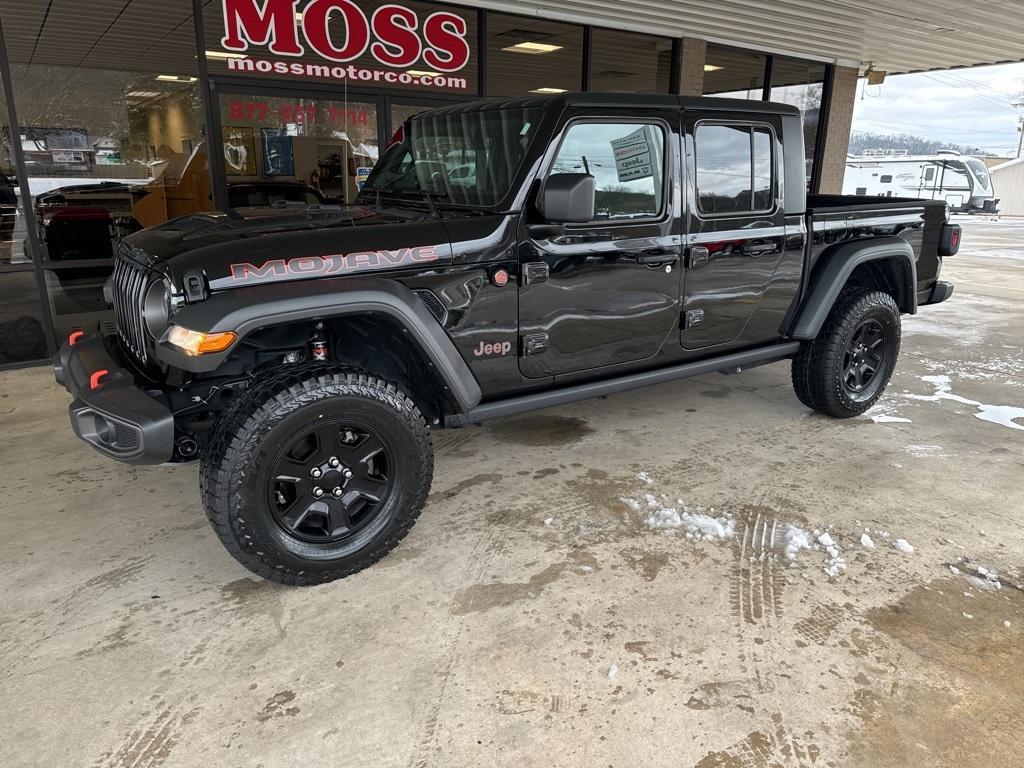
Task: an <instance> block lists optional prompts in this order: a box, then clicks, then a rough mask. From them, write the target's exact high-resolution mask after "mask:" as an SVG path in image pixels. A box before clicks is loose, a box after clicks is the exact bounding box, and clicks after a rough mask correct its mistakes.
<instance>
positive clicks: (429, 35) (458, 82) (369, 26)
mask: <svg viewBox="0 0 1024 768" xmlns="http://www.w3.org/2000/svg"><path fill="white" fill-rule="evenodd" d="M261 6H262V7H263V9H264V11H265V15H264V16H261V14H260V10H259V9H258V8H257V6H256V5H255V4H254V3H252V2H251V0H247V1H246V2H233V1H232V0H218V2H212V3H207V4H206V12H205V14H204V18H205V22H206V57H207V61H208V63H209V68H210V73H211V74H212V75H213V76H215V77H216V76H220V75H234V76H240V77H247V78H257V79H260V80H267V81H270V82H277V83H280V82H281V81H286V80H292V81H295V82H299V81H303V82H306V83H314V84H317V85H320V86H323V87H325V88H344V87H346V86H348V87H358V88H373V89H380V90H389V89H396V88H397V89H401V90H407V91H417V92H422V93H423V95H424V96H429V95H430V94H431V93H446V94H465V95H473V94H477V93H479V82H478V73H477V37H478V36H477V29H478V25H477V14H476V11H475V10H474V9H472V8H465V7H461V8H460V7H456V6H448V5H434V4H431V3H422V2H414V1H412V0H398V2H396V3H390V4H387V5H384V4H382V3H377V2H370V0H356V2H354V3H351V4H345V5H342V4H339V5H337V6H333V7H332V6H325V5H324V4H323V3H318V4H316V5H315V6H313V7H312V8H311V4H310V2H309V0H303V2H300V3H298V4H297V5H296V4H295V2H292V1H291V0H269V1H267V0H265V1H264V2H263V3H262V4H261ZM378 11H382V13H380V14H379V15H378V13H377V12H378ZM267 25H269V26H267ZM267 29H270V30H272V32H273V34H272V36H271V37H272V39H273V42H272V43H270V41H269V39H268V35H267V34H266V30H267ZM268 43H269V44H268Z"/></svg>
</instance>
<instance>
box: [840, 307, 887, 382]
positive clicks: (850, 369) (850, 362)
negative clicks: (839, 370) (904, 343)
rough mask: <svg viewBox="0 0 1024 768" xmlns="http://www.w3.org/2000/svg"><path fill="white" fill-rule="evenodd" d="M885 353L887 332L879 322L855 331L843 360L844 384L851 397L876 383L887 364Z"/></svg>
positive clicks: (870, 322)
mask: <svg viewBox="0 0 1024 768" xmlns="http://www.w3.org/2000/svg"><path fill="white" fill-rule="evenodd" d="M885 351H886V346H885V330H884V329H883V328H882V324H881V323H879V322H878V321H877V320H868V321H866V322H865V323H863V324H862V325H861V326H860V327H859V328H858V329H857V330H856V331H854V334H853V336H852V337H851V338H850V343H849V344H848V345H847V347H846V355H845V357H844V359H843V384H844V386H845V387H846V391H847V392H848V393H849V394H850V396H851V397H856V396H858V395H860V394H861V393H862V392H864V391H866V390H867V389H868V388H869V387H870V386H871V384H872V382H874V380H875V377H876V376H877V375H878V372H879V371H880V370H881V369H882V365H883V363H884V362H885Z"/></svg>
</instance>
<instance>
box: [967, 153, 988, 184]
mask: <svg viewBox="0 0 1024 768" xmlns="http://www.w3.org/2000/svg"><path fill="white" fill-rule="evenodd" d="M967 167H968V168H970V169H971V172H972V173H974V177H975V178H976V179H977V180H978V183H979V184H980V185H981V188H982V189H983V190H985V191H986V192H987V191H988V168H986V167H985V164H984V163H983V162H981V160H975V159H974V158H971V159H970V160H968V161H967Z"/></svg>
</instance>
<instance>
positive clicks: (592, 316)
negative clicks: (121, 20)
mask: <svg viewBox="0 0 1024 768" xmlns="http://www.w3.org/2000/svg"><path fill="white" fill-rule="evenodd" d="M803 135H804V134H803V129H802V127H801V122H800V115H799V113H798V111H797V110H796V109H795V108H793V107H790V106H785V105H781V104H771V103H762V102H752V101H733V100H727V99H717V98H710V99H690V98H682V97H676V96H667V95H657V96H654V95H652V96H644V95H634V94H629V95H627V94H599V93H587V94H562V95H558V96H553V97H530V98H521V99H511V100H503V101H488V102H480V103H473V104H463V105H458V106H452V107H446V108H443V109H439V110H435V111H432V112H427V113H424V114H422V115H419V116H417V117H415V118H413V119H412V120H411V121H409V122H407V123H406V124H405V125H404V126H403V128H402V129H401V130H400V131H399V132H398V134H396V136H395V138H394V140H393V141H392V143H391V145H390V146H389V147H388V148H387V150H386V151H385V152H384V153H383V155H382V157H381V160H380V162H379V163H378V165H377V167H376V168H375V170H374V171H373V174H372V175H371V176H370V178H369V180H368V181H367V183H366V185H365V188H364V189H363V192H362V193H361V196H360V198H359V200H358V201H357V204H355V205H352V206H347V207H335V208H333V209H328V208H310V209H309V210H303V209H298V210H296V209H285V210H247V211H231V212H227V213H212V214H210V213H204V214H196V215H192V216H187V217H184V218H181V219H178V220H176V221H172V222H169V223H167V224H164V225H161V226H158V227H155V228H153V229H149V230H144V231H142V232H139V233H137V234H135V235H132V236H131V237H129V238H127V239H126V240H125V241H124V242H123V243H122V245H121V248H120V250H119V252H118V255H117V258H116V265H115V270H114V274H113V277H112V278H111V281H110V283H109V284H108V291H109V296H108V298H109V301H110V302H111V303H112V305H113V307H114V309H115V313H116V319H117V327H118V333H117V334H116V335H114V336H109V337H106V338H101V337H99V336H96V335H88V334H85V333H84V332H82V331H78V332H76V333H74V334H72V335H71V337H70V338H69V339H68V341H67V343H66V344H65V345H64V346H63V348H62V349H61V350H60V352H59V353H58V355H57V357H56V359H55V361H54V369H55V375H56V377H57V381H58V382H60V383H61V384H63V385H64V386H65V387H66V388H67V390H68V391H69V392H70V393H71V394H72V395H73V396H74V402H73V404H72V405H71V422H72V425H73V427H74V430H75V432H76V433H77V434H78V436H79V437H80V438H82V439H83V440H85V441H86V442H88V443H89V444H91V445H92V446H93V447H94V448H96V449H97V450H99V451H100V452H102V453H104V454H106V455H108V456H110V457H112V458H114V459H118V460H120V461H124V462H128V463H134V464H160V463H164V462H183V461H189V460H192V459H197V458H201V461H202V463H201V478H202V482H201V485H202V498H203V503H204V505H205V507H206V511H207V514H208V516H209V519H210V521H211V523H212V524H213V528H214V530H215V531H216V533H217V535H218V536H219V537H220V538H221V540H222V541H223V543H224V545H225V546H226V547H227V549H228V551H229V552H230V553H231V554H232V555H233V556H234V557H236V558H237V559H238V560H239V561H240V562H241V563H242V564H243V565H245V566H246V567H248V568H249V569H251V570H252V571H253V572H255V573H256V574H258V575H260V576H263V577H265V578H267V579H271V580H274V581H277V582H281V583H285V584H295V585H300V584H313V583H320V582H324V581H329V580H331V579H337V578H341V577H344V576H347V575H349V574H352V573H354V572H356V571H358V570H360V569H362V568H365V567H366V566H368V565H370V564H371V563H373V562H375V561H376V560H378V559H379V558H381V557H383V556H384V555H385V554H387V553H388V552H389V551H390V550H391V549H392V548H394V547H395V546H396V545H397V544H398V543H399V541H400V540H401V539H402V538H403V537H404V536H405V535H406V534H407V533H408V532H409V529H410V528H411V527H412V525H413V523H414V522H415V520H416V518H417V516H418V515H419V514H420V510H421V509H422V507H423V505H424V502H425V500H426V497H427V492H428V490H429V488H430V485H431V479H432V474H433V453H432V447H431V430H432V429H436V428H444V427H459V426H463V425H469V424H475V423H478V422H482V421H485V420H487V419H491V418H494V417H500V416H507V415H510V414H516V413H521V412H524V411H528V410H531V409H537V408H544V407H548V406H554V405H558V404H561V403H568V402H572V401H576V400H581V399H584V398H590V397H596V396H602V395H608V394H610V393H614V392H620V391H623V390H628V389H631V388H635V387H641V386H645V385H649V384H657V383H660V382H666V381H671V380H674V379H681V378H684V377H687V376H695V375H699V374H703V373H708V372H712V371H721V372H727V373H735V372H739V371H741V370H743V369H745V368H750V367H753V366H757V365H762V364H765V363H772V362H776V361H781V360H791V361H792V374H793V385H794V387H795V389H796V394H797V396H798V397H799V398H800V400H801V401H802V402H803V403H804V404H806V405H807V406H808V407H810V408H813V409H815V410H817V411H820V412H822V413H826V414H828V415H830V416H834V417H838V418H845V417H851V416H855V415H857V414H861V413H863V412H864V411H866V410H867V409H868V408H870V407H871V405H872V404H873V403H874V402H875V401H876V400H877V399H878V398H879V396H880V395H881V394H882V392H883V390H884V389H885V387H886V385H887V383H888V381H889V379H890V376H891V375H892V372H893V368H894V366H895V365H896V358H897V354H898V352H899V347H900V322H901V321H900V316H901V315H902V314H914V313H916V312H917V311H918V308H919V307H920V306H921V305H925V304H935V303H938V302H941V301H945V300H946V299H947V298H949V296H950V294H951V293H952V291H953V287H952V286H951V285H950V284H949V283H946V282H941V281H939V279H938V278H939V272H940V269H941V267H942V260H943V258H944V257H946V256H952V255H954V254H955V253H956V252H957V250H958V248H959V244H960V230H959V228H958V227H957V226H955V225H952V224H950V223H948V221H947V219H948V216H947V211H946V208H945V205H944V203H941V202H937V203H933V202H924V201H917V200H900V199H894V198H886V199H877V200H874V201H871V200H865V198H863V197H857V198H843V197H828V196H811V197H808V195H807V194H806V192H805V160H804V158H805V155H804V144H803Z"/></svg>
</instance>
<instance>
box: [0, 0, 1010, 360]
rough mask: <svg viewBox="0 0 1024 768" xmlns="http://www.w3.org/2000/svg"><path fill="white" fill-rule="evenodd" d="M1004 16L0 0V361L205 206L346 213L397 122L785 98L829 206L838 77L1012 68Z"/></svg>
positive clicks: (846, 91)
mask: <svg viewBox="0 0 1024 768" xmlns="http://www.w3.org/2000/svg"><path fill="white" fill-rule="evenodd" d="M1015 5H1016V3H1015V2H991V3H987V4H984V5H982V6H977V7H974V8H972V9H971V10H970V12H969V13H964V12H963V10H962V6H960V5H959V4H955V3H953V2H952V1H951V0H929V1H927V2H921V3H916V4H907V3H902V2H897V1H896V0H879V1H878V2H871V3H860V2H849V0H822V1H821V2H811V1H810V0H774V1H773V2H767V0H722V2H716V3H706V2H698V0H660V1H658V2H655V1H654V0H592V1H587V2H584V0H551V1H550V2H519V3H511V2H484V3H477V4H473V5H455V4H440V3H426V2H406V1H405V0H396V1H395V2H393V3H390V4H385V3H379V2H366V1H365V0H0V23H2V46H0V71H2V74H3V78H2V80H3V92H2V103H0V135H2V142H0V172H2V173H3V174H4V178H3V179H0V182H5V181H6V182H10V183H6V184H3V186H2V188H0V212H2V222H3V223H2V228H0V368H8V367H17V366H24V365H31V364H35V363H39V362H43V361H45V360H46V359H47V358H48V357H49V356H50V355H52V353H53V351H54V349H55V345H57V344H58V343H59V340H60V339H62V338H63V337H65V336H66V334H68V333H69V332H70V331H71V330H72V329H76V328H86V329H94V328H97V327H100V328H102V327H111V324H112V322H113V317H112V315H111V314H110V312H109V310H108V308H107V306H106V304H105V301H104V298H103V284H104V282H105V281H106V279H107V277H108V276H109V274H110V272H111V269H112V259H113V254H114V252H115V250H116V247H117V243H118V242H119V240H120V239H121V238H122V237H124V236H126V235H127V234H129V233H131V232H132V231H135V230H137V229H138V228H140V227H145V226H153V225H156V224H159V223H161V222H163V221H166V220H168V219H171V218H176V217H178V216H182V215H186V214H188V213H194V212H200V211H204V210H212V209H215V208H219V209H226V208H229V207H243V206H266V205H272V204H274V203H275V202H281V201H289V202H302V201H304V202H309V203H313V202H316V201H318V200H328V201H331V202H337V201H344V202H352V201H353V200H354V199H355V197H356V195H357V194H358V191H359V187H360V185H361V183H362V182H363V181H364V180H365V178H366V176H367V174H368V173H369V172H370V170H371V169H372V168H373V166H374V164H375V163H376V162H377V160H378V158H379V154H380V150H381V148H382V147H385V146H387V144H388V142H389V139H390V137H391V136H392V135H393V134H394V133H395V131H396V130H397V129H398V128H399V127H400V126H401V124H402V123H403V122H404V121H405V120H406V119H408V118H409V117H411V116H413V115H415V114H416V113H418V112H420V111H422V110H426V109H430V108H432V107H436V106H441V105H446V104H452V103H457V102H462V101H471V100H475V99H480V98H491V97H511V96H524V95H529V94H552V93H559V92H564V91H578V90H583V91H627V92H659V93H667V94H681V95H687V96H701V95H706V96H717V97H722V96H728V97H733V98H743V99H753V100H762V99H768V100H773V101H782V102H786V103H789V104H793V105H795V106H797V107H799V108H800V110H801V111H802V113H803V116H804V123H805V134H806V146H807V157H806V167H807V183H808V185H809V189H811V190H812V191H818V192H838V191H839V190H840V189H841V186H842V181H843V173H844V170H845V164H846V151H847V146H848V143H849V136H850V123H851V119H852V115H853V109H854V105H855V101H856V98H857V85H858V78H859V77H861V76H864V75H866V74H867V75H870V76H872V77H873V78H879V79H880V78H882V77H884V76H885V74H886V73H887V74H888V75H892V74H897V73H904V72H913V71H922V70H930V69H947V68H951V67H958V66H973V65H978V64H988V63H997V62H1003V61H1014V60H1020V59H1021V58H1022V56H1024V48H1022V46H1021V43H1020V41H1021V40H1022V39H1024V16H1022V15H1021V14H1019V13H1015V12H1013V11H1012V9H1013V7H1014V6H1015ZM951 107H952V105H951Z"/></svg>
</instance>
